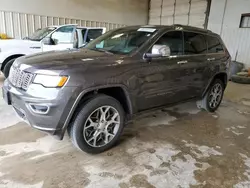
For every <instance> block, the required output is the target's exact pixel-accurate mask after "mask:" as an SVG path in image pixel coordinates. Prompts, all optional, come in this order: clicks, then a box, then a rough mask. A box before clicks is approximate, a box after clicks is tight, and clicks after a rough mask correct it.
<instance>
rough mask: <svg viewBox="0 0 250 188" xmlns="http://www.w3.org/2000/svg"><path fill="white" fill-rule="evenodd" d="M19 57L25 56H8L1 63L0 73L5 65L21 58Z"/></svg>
mask: <svg viewBox="0 0 250 188" xmlns="http://www.w3.org/2000/svg"><path fill="white" fill-rule="evenodd" d="M21 56H25V54H14V55H11V56H8V57H7V58H6V59H5V60H4V61H3V63H2V66H1V71H3V69H4V67H5V65H6V64H7V63H8V62H9V61H10V60H12V59H16V58H18V57H21Z"/></svg>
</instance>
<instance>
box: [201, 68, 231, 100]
mask: <svg viewBox="0 0 250 188" xmlns="http://www.w3.org/2000/svg"><path fill="white" fill-rule="evenodd" d="M216 79H220V80H221V81H222V82H223V84H224V88H226V86H227V82H228V75H227V73H226V72H219V73H217V74H215V75H214V76H213V78H211V79H210V81H209V83H208V85H207V86H206V89H205V91H204V92H203V94H202V97H204V96H205V95H206V92H207V91H208V89H209V87H210V85H211V84H212V83H213V82H214V80H216Z"/></svg>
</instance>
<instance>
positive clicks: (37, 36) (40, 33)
mask: <svg viewBox="0 0 250 188" xmlns="http://www.w3.org/2000/svg"><path fill="white" fill-rule="evenodd" d="M55 29H56V27H46V28H43V29H38V30H36V31H35V32H34V33H33V34H32V35H31V36H30V37H28V39H29V40H34V41H40V40H42V39H43V38H44V37H46V36H47V35H48V34H50V33H51V32H52V31H54V30H55Z"/></svg>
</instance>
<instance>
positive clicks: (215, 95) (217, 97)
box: [197, 79, 225, 112]
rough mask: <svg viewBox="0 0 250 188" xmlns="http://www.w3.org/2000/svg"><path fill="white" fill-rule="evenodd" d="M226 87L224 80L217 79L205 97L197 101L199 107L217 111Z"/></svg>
mask: <svg viewBox="0 0 250 188" xmlns="http://www.w3.org/2000/svg"><path fill="white" fill-rule="evenodd" d="M224 89H225V87H224V84H223V82H222V81H221V80H219V79H216V80H215V81H214V82H213V83H212V84H211V86H210V87H209V89H208V91H207V93H206V94H205V96H204V97H203V99H202V100H201V101H199V102H198V103H197V104H198V107H199V108H202V109H204V110H206V111H208V112H215V111H216V110H217V109H218V108H219V106H220V104H221V101H222V98H223V95H224Z"/></svg>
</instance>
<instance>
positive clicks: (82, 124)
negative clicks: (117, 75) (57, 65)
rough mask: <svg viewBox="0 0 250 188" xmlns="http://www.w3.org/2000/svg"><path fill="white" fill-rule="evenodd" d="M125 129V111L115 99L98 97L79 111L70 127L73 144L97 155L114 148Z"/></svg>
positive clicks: (90, 100)
mask: <svg viewBox="0 0 250 188" xmlns="http://www.w3.org/2000/svg"><path fill="white" fill-rule="evenodd" d="M123 127H124V109H123V108H122V106H121V104H120V103H119V102H118V101H117V100H116V99H114V98H112V97H110V96H107V95H97V96H94V97H93V98H91V99H89V100H88V101H87V102H86V103H85V104H84V105H82V107H81V108H80V109H79V110H78V112H77V115H76V117H75V119H74V121H73V122H72V124H71V126H70V127H69V129H70V130H69V133H70V137H71V140H72V142H73V144H74V145H75V146H76V147H77V148H78V149H80V150H82V151H85V152H87V153H92V154H97V153H101V152H104V151H106V150H108V149H110V148H111V147H113V146H114V145H115V144H116V142H117V141H118V140H119V138H120V136H121V133H122V131H123Z"/></svg>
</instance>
